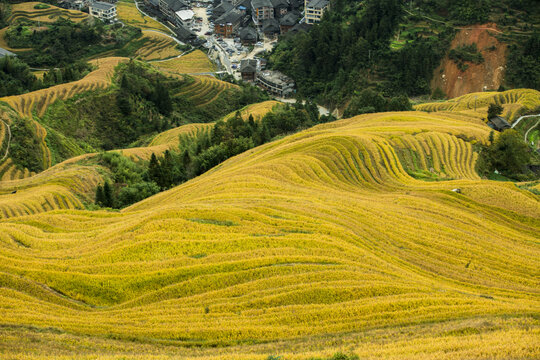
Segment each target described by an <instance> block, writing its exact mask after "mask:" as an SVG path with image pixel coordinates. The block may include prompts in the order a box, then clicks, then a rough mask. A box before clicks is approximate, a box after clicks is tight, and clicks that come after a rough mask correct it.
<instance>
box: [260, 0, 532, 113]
mask: <svg viewBox="0 0 540 360" xmlns="http://www.w3.org/2000/svg"><path fill="white" fill-rule="evenodd" d="M494 5H497V6H498V7H499V9H500V10H501V12H503V13H505V14H506V12H508V13H509V14H512V13H513V11H514V10H521V11H527V13H529V14H530V15H523V16H529V17H530V19H531V21H532V19H533V17H532V16H533V14H536V13H537V12H538V11H540V10H539V9H538V8H539V7H538V4H537V3H536V2H535V0H506V1H501V2H497V3H494V2H492V1H491V0H481V1H470V0H411V1H402V0H365V1H349V0H335V1H333V2H332V11H329V12H328V13H327V14H325V17H324V19H323V21H322V22H321V23H320V24H319V25H318V26H313V27H312V28H311V29H310V30H309V31H308V32H306V33H298V34H293V35H286V36H284V37H283V38H282V40H281V41H280V42H279V43H278V46H277V47H276V48H275V49H274V51H273V52H272V53H271V54H270V57H269V60H270V66H271V67H273V68H275V69H277V70H280V71H282V72H284V73H285V74H287V75H289V76H291V77H292V78H293V79H294V80H295V81H296V84H297V87H298V95H299V96H300V97H306V98H311V99H315V100H317V101H318V102H320V103H322V104H326V105H328V106H331V107H336V106H339V107H342V106H344V105H345V104H346V103H348V101H349V100H350V99H351V98H354V97H355V96H358V93H359V91H361V90H362V89H365V88H368V87H371V88H372V89H374V90H375V91H377V92H379V93H381V95H383V96H384V97H387V98H391V97H395V96H399V95H406V96H409V97H411V96H416V95H424V94H430V91H431V90H430V86H429V84H430V81H431V78H432V76H433V71H434V69H435V68H436V67H437V66H438V65H439V63H440V61H441V59H442V58H443V57H444V56H445V55H446V54H447V52H448V47H449V44H450V41H451V40H452V38H453V36H454V34H455V32H456V27H458V26H463V25H468V24H476V23H484V22H487V21H488V20H490V19H491V17H492V15H493V14H492V13H491V12H492V11H493V6H494ZM409 9H414V11H415V13H418V14H419V15H415V16H412V15H411V14H412V13H411V12H410V11H409ZM425 16H427V17H429V16H436V17H438V18H440V19H444V21H442V20H439V21H430V22H431V26H432V27H433V29H432V30H433V31H432V32H431V33H430V34H422V35H413V36H412V37H411V35H408V36H409V37H410V38H408V39H407V42H406V44H405V45H404V46H402V47H400V48H393V47H392V46H391V45H392V44H391V42H392V40H393V39H394V37H395V35H396V34H397V33H398V28H399V25H400V23H402V22H405V21H406V22H409V23H413V22H415V21H420V20H425ZM497 19H500V21H505V20H504V19H505V17H504V15H502V16H498V17H497ZM506 19H508V18H507V17H506ZM537 39H538V35H536V36H533V37H532V38H530V39H529V40H528V41H526V42H525V41H518V42H516V45H514V46H513V47H512V51H511V54H510V56H509V66H508V69H509V72H508V84H509V85H511V86H514V87H529V88H538V87H539V86H540V82H539V81H538V80H537V79H538V76H540V75H539V74H540V69H539V66H540V65H539V64H538V58H539V57H538V54H539V53H538V48H539V47H538V40H537ZM521 44H523V45H521ZM452 56H453V58H454V59H455V61H456V62H457V63H458V66H459V65H460V66H461V68H463V69H464V68H466V66H467V65H466V62H467V61H472V62H481V61H482V59H481V58H479V57H478V54H477V51H475V49H461V50H458V51H455V52H454V53H453V54H452ZM351 112H352V109H351V110H350V111H349V113H351Z"/></svg>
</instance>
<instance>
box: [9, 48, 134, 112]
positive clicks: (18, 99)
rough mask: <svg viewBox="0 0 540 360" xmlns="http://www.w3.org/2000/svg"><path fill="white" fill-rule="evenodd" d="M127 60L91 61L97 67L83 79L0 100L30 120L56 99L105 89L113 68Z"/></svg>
mask: <svg viewBox="0 0 540 360" xmlns="http://www.w3.org/2000/svg"><path fill="white" fill-rule="evenodd" d="M127 60H128V59H127V58H122V57H109V58H103V59H97V60H92V61H91V63H92V64H93V65H95V66H97V67H98V69H97V70H94V71H92V72H91V73H89V74H88V75H86V76H85V77H84V78H82V79H81V80H78V81H74V82H70V83H66V84H61V85H56V86H52V87H50V88H47V89H42V90H38V91H33V92H30V93H26V94H23V95H16V96H7V97H3V98H0V100H1V101H5V102H6V103H7V104H9V105H10V106H11V107H12V108H13V109H15V110H16V111H17V112H18V113H19V114H20V115H21V116H25V117H28V118H31V117H32V116H33V113H34V112H35V114H36V115H37V116H40V117H41V116H43V114H44V113H45V111H46V110H47V107H48V106H49V105H50V104H52V103H53V102H54V101H55V100H57V99H62V100H65V99H69V98H71V97H73V96H75V95H77V94H80V93H82V92H85V91H90V90H96V89H99V88H105V87H107V86H109V85H110V84H111V77H112V75H113V73H114V68H115V67H116V66H117V65H118V64H119V63H121V62H124V61H127Z"/></svg>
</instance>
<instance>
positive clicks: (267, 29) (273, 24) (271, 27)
mask: <svg viewBox="0 0 540 360" xmlns="http://www.w3.org/2000/svg"><path fill="white" fill-rule="evenodd" d="M262 32H263V33H264V35H265V36H267V37H273V36H275V35H277V34H279V21H278V20H277V19H266V20H263V23H262Z"/></svg>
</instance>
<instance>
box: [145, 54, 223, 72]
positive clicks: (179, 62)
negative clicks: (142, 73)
mask: <svg viewBox="0 0 540 360" xmlns="http://www.w3.org/2000/svg"><path fill="white" fill-rule="evenodd" d="M154 65H155V66H157V67H159V68H161V69H163V70H166V71H174V72H176V73H178V74H198V73H207V72H213V71H216V66H215V65H214V63H212V61H210V59H209V58H208V56H206V54H205V53H204V52H202V51H201V50H195V51H193V52H191V53H189V54H187V55H184V56H182V57H179V58H176V59H171V60H167V61H161V62H157V63H155V64H154Z"/></svg>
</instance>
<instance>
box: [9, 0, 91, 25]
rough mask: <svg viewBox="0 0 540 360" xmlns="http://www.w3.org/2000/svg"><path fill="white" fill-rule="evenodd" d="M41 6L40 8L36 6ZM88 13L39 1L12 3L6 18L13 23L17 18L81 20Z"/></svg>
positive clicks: (46, 20)
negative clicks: (9, 13)
mask: <svg viewBox="0 0 540 360" xmlns="http://www.w3.org/2000/svg"><path fill="white" fill-rule="evenodd" d="M36 6H38V7H42V8H36ZM88 16H89V15H88V14H87V13H84V12H81V11H77V10H66V9H62V8H59V7H56V6H54V5H50V4H44V3H40V2H33V1H31V2H25V3H20V4H13V5H12V9H11V15H10V16H9V18H8V19H7V21H8V23H14V22H16V21H17V20H19V19H24V20H32V21H41V22H55V21H57V20H58V19H60V18H65V19H69V20H71V21H73V22H81V21H83V20H85V19H88Z"/></svg>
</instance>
